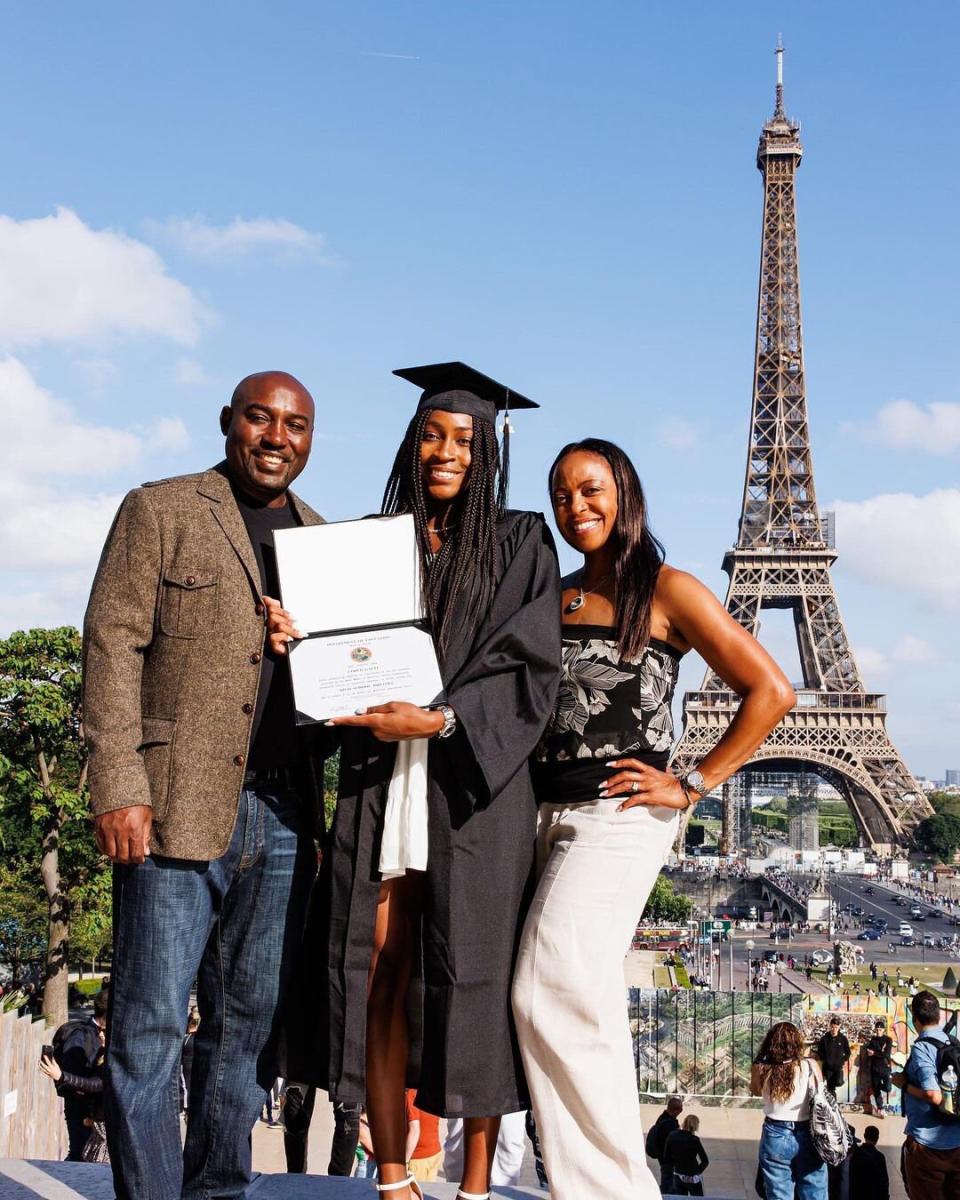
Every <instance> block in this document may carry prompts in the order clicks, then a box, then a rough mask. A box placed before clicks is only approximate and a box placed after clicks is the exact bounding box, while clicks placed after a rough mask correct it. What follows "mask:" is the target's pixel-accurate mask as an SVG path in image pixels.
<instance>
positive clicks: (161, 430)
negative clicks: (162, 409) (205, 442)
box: [144, 417, 190, 450]
mask: <svg viewBox="0 0 960 1200" xmlns="http://www.w3.org/2000/svg"><path fill="white" fill-rule="evenodd" d="M144 441H145V443H146V444H147V446H148V447H149V448H150V449H151V450H185V449H186V448H187V446H189V445H190V434H189V433H188V432H187V427H186V425H184V423H183V421H181V420H180V418H179V417H160V418H159V419H158V420H156V421H154V423H153V424H152V425H151V426H150V427H149V428H148V429H147V430H146V432H145V434H144Z"/></svg>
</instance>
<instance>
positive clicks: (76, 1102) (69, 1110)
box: [40, 991, 108, 1162]
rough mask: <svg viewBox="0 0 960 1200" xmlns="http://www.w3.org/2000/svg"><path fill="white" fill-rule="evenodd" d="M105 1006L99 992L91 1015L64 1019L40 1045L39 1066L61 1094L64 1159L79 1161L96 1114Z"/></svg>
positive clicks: (105, 997)
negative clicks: (50, 1040) (46, 1042)
mask: <svg viewBox="0 0 960 1200" xmlns="http://www.w3.org/2000/svg"><path fill="white" fill-rule="evenodd" d="M107 1007H108V994H107V992H105V991H103V992H99V993H98V994H97V996H96V997H95V998H94V1001H93V1016H92V1017H90V1018H88V1019H87V1020H84V1021H66V1022H64V1024H63V1025H61V1026H60V1028H59V1029H58V1030H57V1031H56V1033H55V1034H54V1035H53V1045H52V1046H50V1047H48V1046H44V1048H43V1053H42V1054H41V1056H40V1070H41V1071H42V1072H43V1074H44V1075H46V1076H47V1078H48V1079H52V1080H53V1082H54V1086H55V1087H56V1089H57V1095H58V1096H62V1097H63V1116H64V1120H65V1121H66V1124H67V1145H68V1150H67V1162H82V1161H83V1159H84V1154H83V1151H84V1147H85V1146H86V1144H87V1140H88V1138H89V1137H90V1131H91V1128H92V1125H91V1120H92V1118H93V1117H94V1116H100V1112H99V1110H100V1107H101V1105H102V1096H103V1046H104V1038H105V1035H106V1028H107ZM100 1119H101V1120H102V1116H100Z"/></svg>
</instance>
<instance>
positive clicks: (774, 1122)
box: [763, 1117, 810, 1129]
mask: <svg viewBox="0 0 960 1200" xmlns="http://www.w3.org/2000/svg"><path fill="white" fill-rule="evenodd" d="M763 1119H764V1120H765V1121H769V1122H770V1124H771V1125H786V1126H788V1127H789V1128H790V1129H794V1128H796V1127H797V1126H799V1125H809V1124H810V1118H809V1117H807V1119H806V1120H805V1121H784V1120H781V1118H780V1117H764V1118H763Z"/></svg>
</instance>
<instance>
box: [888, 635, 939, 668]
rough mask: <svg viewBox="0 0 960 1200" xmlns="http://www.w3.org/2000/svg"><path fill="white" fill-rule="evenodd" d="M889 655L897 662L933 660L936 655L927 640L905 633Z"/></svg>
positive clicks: (925, 661)
mask: <svg viewBox="0 0 960 1200" xmlns="http://www.w3.org/2000/svg"><path fill="white" fill-rule="evenodd" d="M890 657H891V658H892V659H893V661H894V662H898V663H929V662H935V661H936V657H937V655H936V651H935V650H934V648H933V647H932V646H931V645H930V643H929V642H927V641H924V639H923V638H918V637H917V636H916V635H915V634H912V633H905V634H904V635H903V637H902V638H901V639H900V640H899V641H898V642H897V644H896V645H895V646H894V648H893V650H892V651H891V652H890Z"/></svg>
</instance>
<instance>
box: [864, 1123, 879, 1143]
mask: <svg viewBox="0 0 960 1200" xmlns="http://www.w3.org/2000/svg"><path fill="white" fill-rule="evenodd" d="M863 1140H864V1141H865V1142H869V1143H870V1145H871V1146H875V1145H876V1144H877V1142H879V1141H880V1126H879V1125H868V1126H867V1127H866V1129H864V1131H863Z"/></svg>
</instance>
